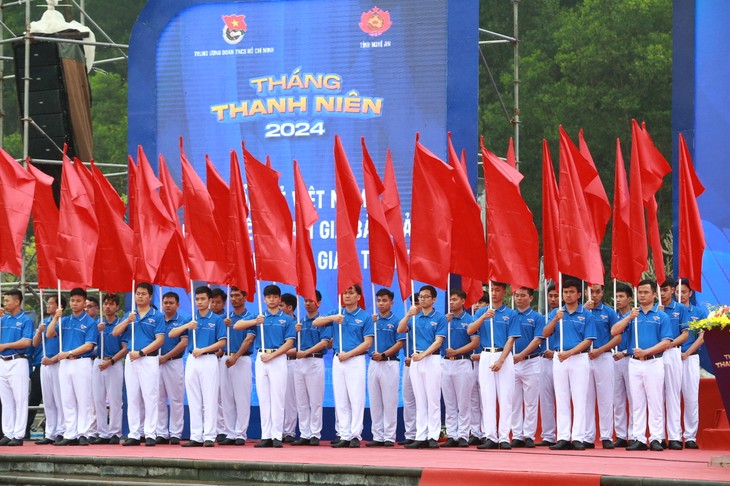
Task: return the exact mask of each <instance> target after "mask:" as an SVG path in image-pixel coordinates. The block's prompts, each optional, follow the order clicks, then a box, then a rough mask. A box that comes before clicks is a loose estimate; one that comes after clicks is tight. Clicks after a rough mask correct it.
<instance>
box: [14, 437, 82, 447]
mask: <svg viewBox="0 0 730 486" xmlns="http://www.w3.org/2000/svg"><path fill="white" fill-rule="evenodd" d="M22 445H23V439H10V442H8V447H18V446H22ZM87 445H88V444H87Z"/></svg>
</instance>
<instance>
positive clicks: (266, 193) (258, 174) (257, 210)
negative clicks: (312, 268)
mask: <svg viewBox="0 0 730 486" xmlns="http://www.w3.org/2000/svg"><path fill="white" fill-rule="evenodd" d="M243 163H244V165H245V166H246V180H247V181H248V197H249V198H250V199H251V223H252V225H253V243H254V250H255V254H254V258H255V259H256V276H257V278H258V279H259V280H270V281H272V282H281V283H285V284H289V285H294V286H296V285H297V271H296V270H297V257H296V252H295V248H294V237H293V234H292V230H293V226H294V223H293V222H292V218H291V212H290V211H289V206H288V205H287V203H286V199H285V198H284V195H283V194H282V193H281V189H280V188H279V175H280V174H279V173H278V172H276V171H275V170H274V169H272V168H270V167H267V166H266V165H264V164H262V163H261V162H259V161H258V160H256V159H255V158H254V156H253V155H251V154H250V153H249V152H248V150H246V147H245V146H243Z"/></svg>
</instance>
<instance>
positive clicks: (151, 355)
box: [136, 349, 160, 358]
mask: <svg viewBox="0 0 730 486" xmlns="http://www.w3.org/2000/svg"><path fill="white" fill-rule="evenodd" d="M136 351H137V352H138V353H139V351H140V350H139V349H138V350H136ZM159 354H160V350H159V349H155V350H154V351H152V352H149V353H145V354H144V356H142V357H143V358H147V357H148V356H149V357H153V356H157V355H159Z"/></svg>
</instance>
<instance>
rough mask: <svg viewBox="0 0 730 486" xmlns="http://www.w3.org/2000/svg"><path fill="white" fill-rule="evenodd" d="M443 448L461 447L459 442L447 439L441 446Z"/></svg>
mask: <svg viewBox="0 0 730 486" xmlns="http://www.w3.org/2000/svg"><path fill="white" fill-rule="evenodd" d="M441 447H459V441H458V440H456V439H452V438H451V437H449V438H448V439H446V442H444V443H443V444H441Z"/></svg>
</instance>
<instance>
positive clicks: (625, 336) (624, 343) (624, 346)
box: [616, 310, 631, 351]
mask: <svg viewBox="0 0 730 486" xmlns="http://www.w3.org/2000/svg"><path fill="white" fill-rule="evenodd" d="M616 314H617V316H616V317H617V319H618V321H622V320H623V319H624V318H625V317H626V316H628V315H629V314H631V311H630V310H629V311H626V312H625V313H623V314H622V313H621V312H620V311H616ZM618 321H616V322H618ZM629 327H631V323H629V324H628V325H627V326H626V329H624V331H623V332H622V333H621V342H620V343H619V344H618V346H616V350H617V351H627V350H628V349H629Z"/></svg>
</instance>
